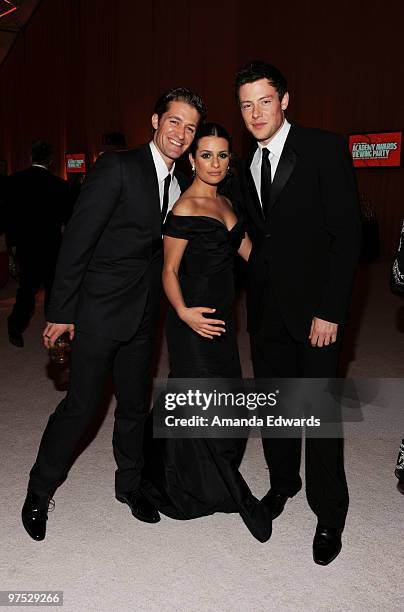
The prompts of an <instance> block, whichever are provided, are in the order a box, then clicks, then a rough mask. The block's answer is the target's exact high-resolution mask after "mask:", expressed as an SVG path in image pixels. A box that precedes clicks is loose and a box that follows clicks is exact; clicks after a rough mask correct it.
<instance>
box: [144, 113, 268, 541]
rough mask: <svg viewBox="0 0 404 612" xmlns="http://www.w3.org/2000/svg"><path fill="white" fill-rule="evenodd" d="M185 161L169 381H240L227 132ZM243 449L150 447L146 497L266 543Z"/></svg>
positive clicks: (171, 221) (173, 256) (177, 513)
mask: <svg viewBox="0 0 404 612" xmlns="http://www.w3.org/2000/svg"><path fill="white" fill-rule="evenodd" d="M190 162H191V165H192V168H193V173H194V181H193V183H192V185H191V187H190V188H189V189H188V190H187V191H185V193H184V194H183V195H182V196H181V198H180V199H179V200H178V202H177V203H176V205H175V206H174V209H173V211H172V212H171V213H169V214H168V217H167V221H166V224H165V226H164V234H165V236H164V270H163V284H164V289H165V292H166V294H167V297H168V299H169V301H170V304H171V307H170V309H169V313H168V321H167V342H168V352H169V360H170V377H171V378H241V376H242V374H241V366H240V359H239V353H238V347H237V339H236V332H235V329H234V320H233V306H234V297H235V296H234V275H233V265H234V258H235V255H236V253H237V252H238V253H239V254H240V255H241V256H242V257H243V258H244V259H246V260H247V259H248V257H249V254H250V251H251V242H250V240H249V238H248V236H246V235H245V232H244V229H243V223H242V221H241V220H240V219H237V217H236V215H235V212H234V210H233V209H232V206H231V204H230V202H229V201H228V200H227V199H226V198H224V197H222V196H220V195H218V193H217V185H218V184H219V183H220V182H221V181H222V180H223V179H224V178H225V177H226V173H227V171H228V166H229V162H230V137H229V135H228V134H227V132H226V130H224V128H222V127H221V126H219V125H217V124H213V123H207V124H204V125H202V126H201V127H200V128H199V130H198V132H197V134H196V136H195V139H194V142H193V145H192V148H191V153H190ZM244 448H245V441H244V440H240V439H239V440H229V439H220V440H218V439H201V438H198V439H155V440H153V444H152V453H151V455H150V457H149V459H148V461H147V465H146V473H147V474H148V485H147V487H146V489H145V493H146V494H147V495H148V496H149V498H150V499H151V501H152V502H153V504H154V505H155V506H156V507H157V508H158V509H159V510H160V511H161V512H163V513H164V514H166V515H168V516H170V517H172V518H177V519H190V518H195V517H198V516H204V515H208V514H212V513H214V512H239V513H240V515H241V517H242V518H243V520H244V522H245V524H246V525H247V527H248V528H249V530H250V531H251V533H252V534H253V535H254V536H255V537H256V538H257V539H258V540H260V541H262V542H264V541H266V540H268V539H269V537H270V535H271V518H270V515H269V513H268V511H267V509H266V507H265V506H264V505H263V504H261V503H260V502H259V501H258V500H257V499H256V498H255V497H254V496H253V495H252V493H251V491H250V489H249V488H248V486H247V484H246V482H245V481H244V479H243V477H242V476H241V474H240V472H239V470H238V467H239V464H240V461H241V457H242V453H243V451H244Z"/></svg>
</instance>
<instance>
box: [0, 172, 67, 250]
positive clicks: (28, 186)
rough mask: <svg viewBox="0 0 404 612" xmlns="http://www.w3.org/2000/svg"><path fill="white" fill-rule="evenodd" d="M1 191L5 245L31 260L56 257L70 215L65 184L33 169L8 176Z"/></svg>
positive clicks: (56, 177) (48, 174) (46, 173)
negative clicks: (13, 247) (14, 247)
mask: <svg viewBox="0 0 404 612" xmlns="http://www.w3.org/2000/svg"><path fill="white" fill-rule="evenodd" d="M4 192H5V193H4V201H5V230H6V235H7V241H8V244H10V246H16V247H17V249H18V251H19V252H20V254H22V252H24V253H25V252H26V253H27V255H28V256H29V257H30V258H35V257H36V255H39V254H49V255H52V254H55V253H56V252H57V250H58V248H59V247H60V242H61V239H62V226H63V224H64V223H65V222H66V220H67V218H68V216H69V213H70V209H69V208H70V195H69V187H68V184H67V181H65V180H63V179H61V178H59V177H58V176H55V175H53V174H52V173H51V172H49V170H46V169H45V168H40V167H39V166H32V167H31V168H27V169H26V170H21V171H20V172H15V173H14V174H11V175H10V176H9V177H7V179H6V183H5V189H4Z"/></svg>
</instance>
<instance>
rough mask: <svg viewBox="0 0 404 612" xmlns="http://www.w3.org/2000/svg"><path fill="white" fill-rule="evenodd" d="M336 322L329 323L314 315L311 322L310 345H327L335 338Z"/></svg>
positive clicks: (334, 340)
mask: <svg viewBox="0 0 404 612" xmlns="http://www.w3.org/2000/svg"><path fill="white" fill-rule="evenodd" d="M337 332H338V323H330V322H329V321H324V319H318V318H317V317H314V318H313V320H312V322H311V329H310V335H309V340H310V341H311V346H318V347H320V348H321V347H322V346H328V345H329V344H334V342H336V340H337Z"/></svg>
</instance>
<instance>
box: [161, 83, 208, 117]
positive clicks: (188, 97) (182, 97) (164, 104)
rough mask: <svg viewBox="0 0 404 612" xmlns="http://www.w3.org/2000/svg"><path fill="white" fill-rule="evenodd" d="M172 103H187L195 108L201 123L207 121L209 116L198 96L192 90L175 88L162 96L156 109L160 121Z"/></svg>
mask: <svg viewBox="0 0 404 612" xmlns="http://www.w3.org/2000/svg"><path fill="white" fill-rule="evenodd" d="M170 102H185V103H186V104H189V105H190V106H193V107H194V108H195V110H197V111H198V113H199V117H200V121H205V119H206V115H207V110H206V106H205V103H204V101H203V100H202V98H201V97H200V96H198V94H196V93H195V92H193V91H191V90H190V89H187V88H186V87H175V88H174V89H169V90H168V91H166V92H165V93H164V94H163V95H161V96H160V97H159V99H158V100H157V102H156V104H155V107H154V113H155V114H157V115H158V118H159V119H160V117H161V116H162V115H164V113H165V112H166V111H167V110H168V105H169V104H170Z"/></svg>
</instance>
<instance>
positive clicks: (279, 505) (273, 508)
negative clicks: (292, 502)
mask: <svg viewBox="0 0 404 612" xmlns="http://www.w3.org/2000/svg"><path fill="white" fill-rule="evenodd" d="M261 501H262V503H263V504H265V505H266V507H267V508H268V510H269V511H270V513H271V517H272V520H274V519H276V518H278V516H279V515H280V514H282V512H283V509H284V507H285V504H286V502H287V501H288V496H287V495H283V494H282V493H277V492H276V491H274V490H273V489H270V490H269V491H268V493H267V494H266V495H265V496H264V497H263V498H262V500H261Z"/></svg>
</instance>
